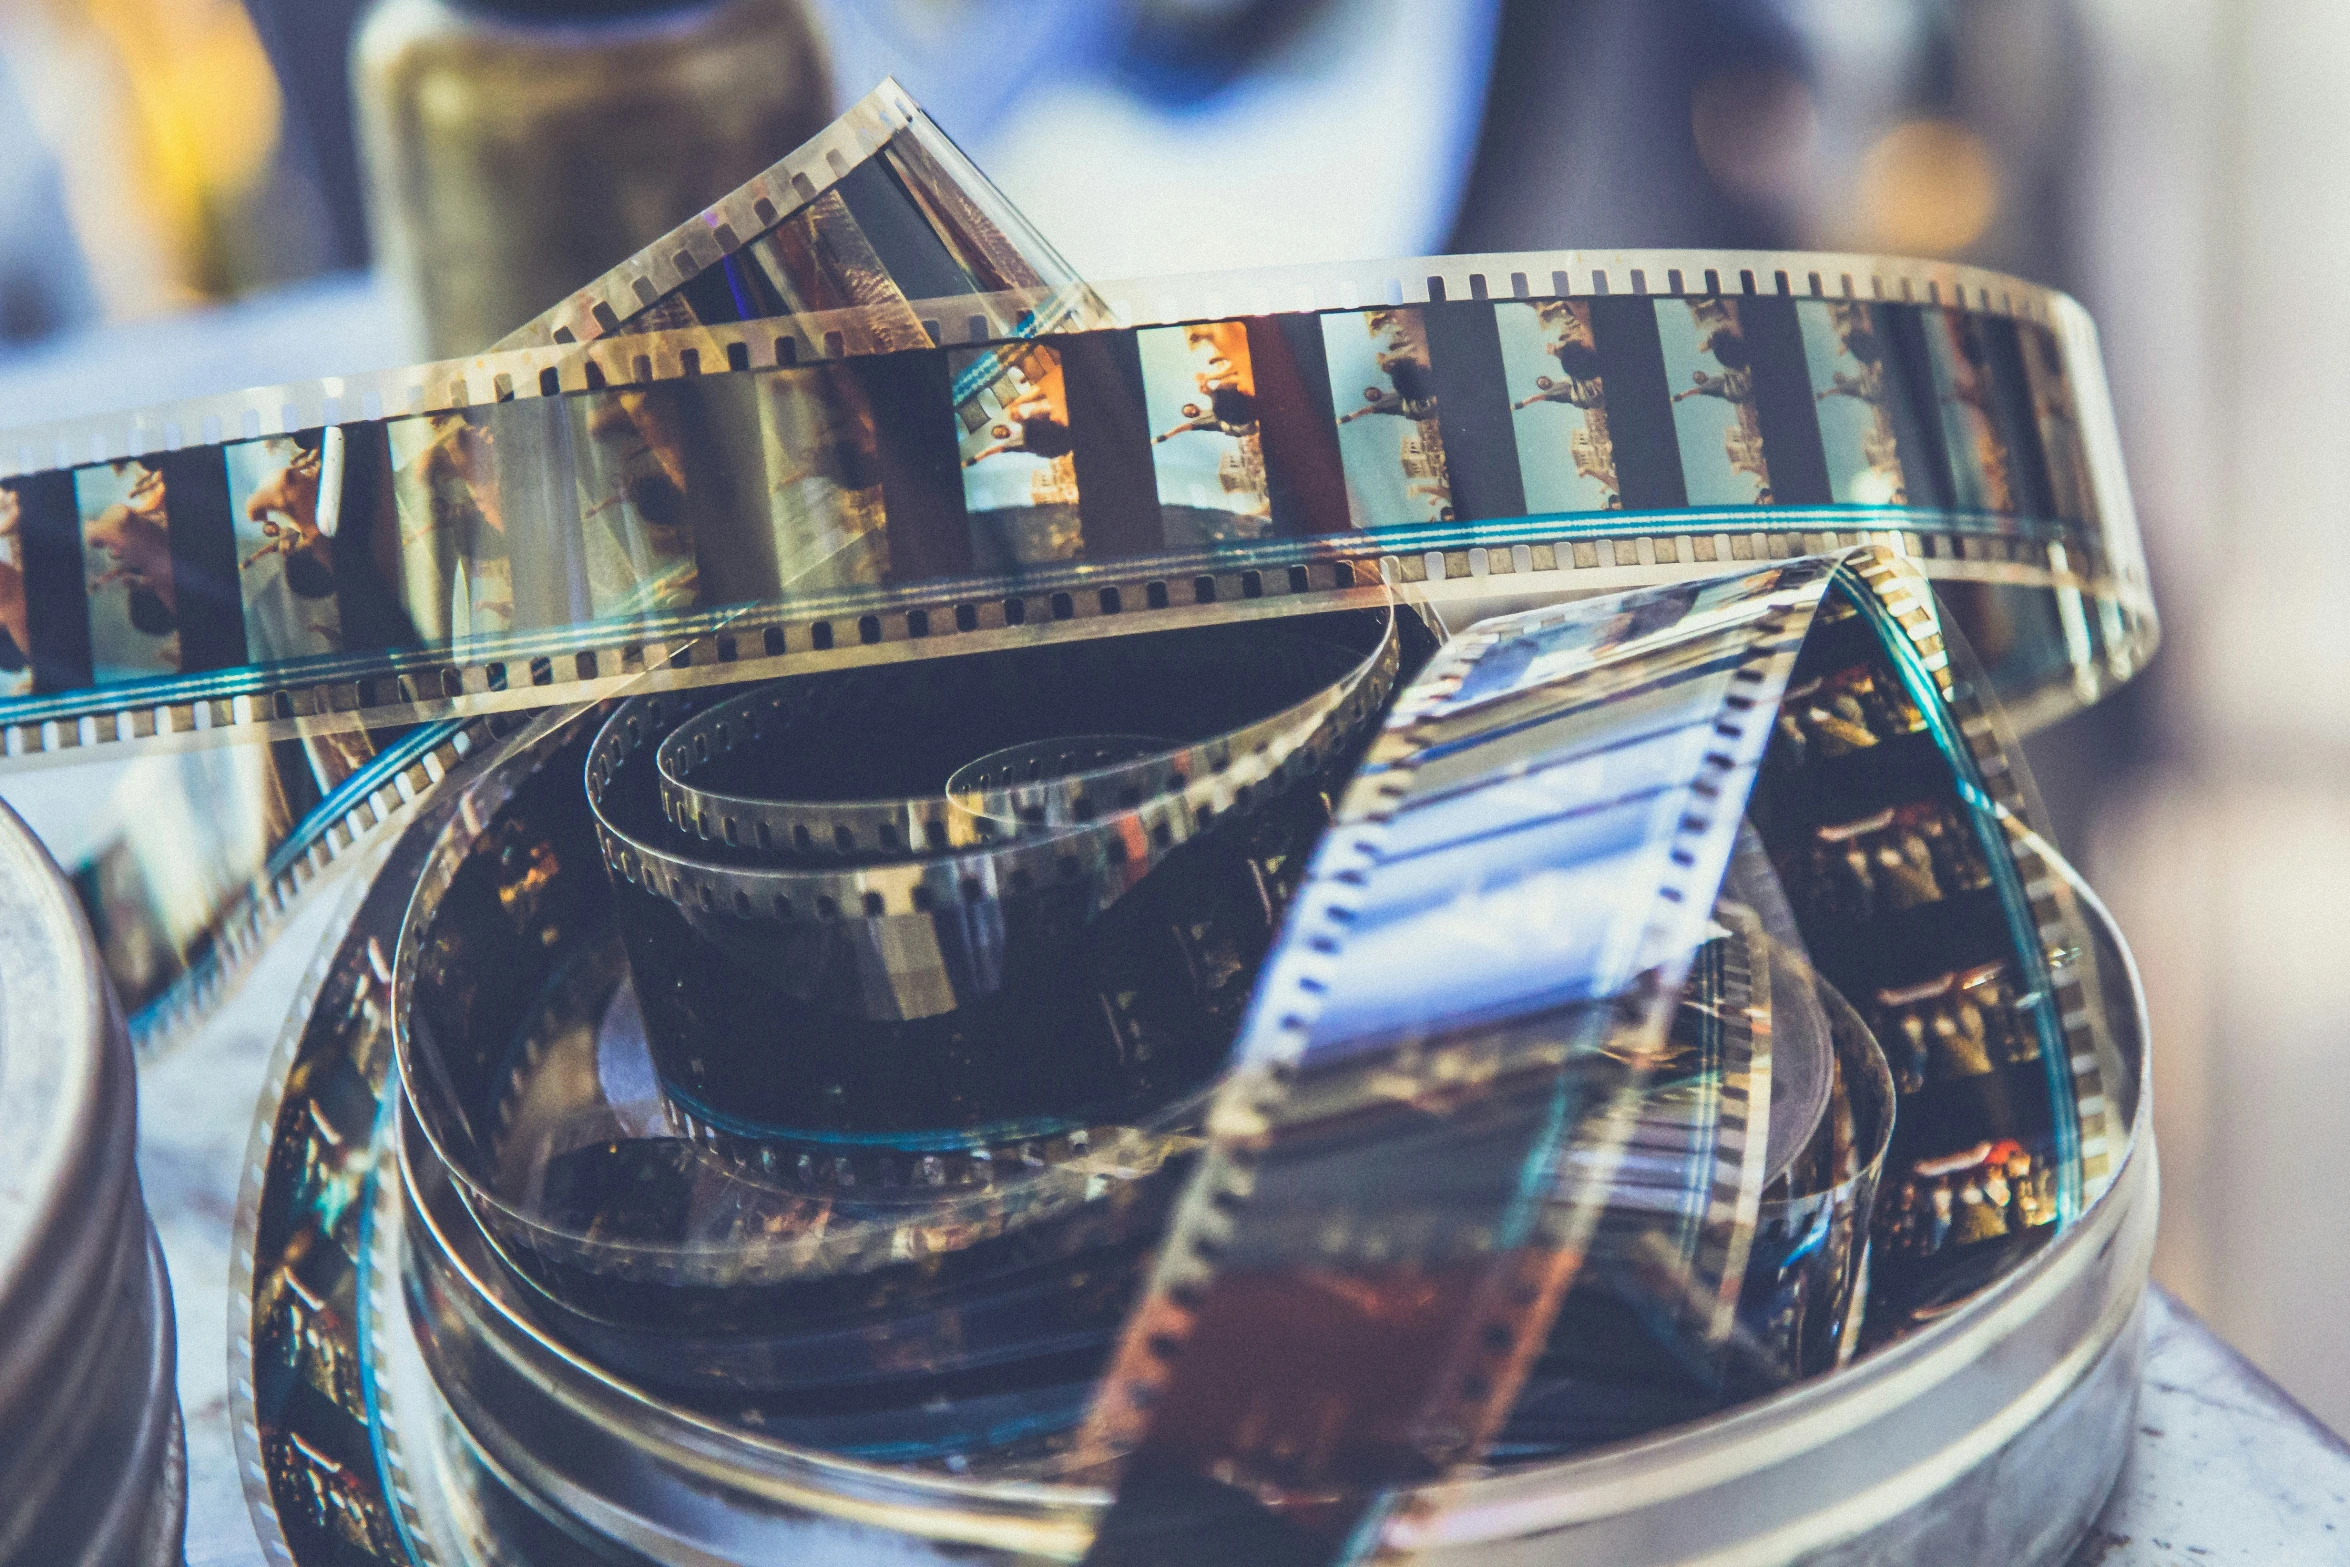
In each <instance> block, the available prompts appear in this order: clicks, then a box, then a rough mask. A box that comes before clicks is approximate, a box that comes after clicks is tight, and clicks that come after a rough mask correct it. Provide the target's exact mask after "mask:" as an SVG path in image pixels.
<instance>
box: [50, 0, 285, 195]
mask: <svg viewBox="0 0 2350 1567" xmlns="http://www.w3.org/2000/svg"><path fill="white" fill-rule="evenodd" d="M87 7H88V14H89V19H90V22H91V24H92V25H93V26H94V27H96V28H97V29H98V30H99V31H100V32H101V33H102V34H104V35H105V37H106V39H107V41H108V42H109V43H111V44H112V45H113V47H114V52H115V56H116V58H117V59H119V60H120V61H121V63H122V69H123V75H124V77H125V80H126V85H127V87H128V89H129V97H130V99H131V103H132V106H133V108H134V109H135V110H136V112H137V115H138V118H139V123H140V128H141V130H142V131H143V132H144V133H145V134H144V138H143V139H144V140H145V142H146V145H147V150H148V153H149V156H150V157H151V158H152V160H153V163H154V175H155V177H156V179H157V180H158V182H159V183H160V184H161V186H162V187H163V190H162V192H161V194H164V195H165V196H166V197H167V199H171V200H174V201H175V202H200V201H201V200H202V199H203V198H204V197H206V196H233V195H240V194H243V193H244V192H246V191H248V190H250V189H251V188H252V186H253V185H254V184H256V183H257V182H258V181H259V180H260V179H261V178H262V176H263V175H264V174H266V173H267V172H268V169H269V165H270V162H271V160H272V159H273V158H274V157H275V156H276V154H277V138H278V129H279V124H280V120H281V118H282V116H283V112H284V101H283V99H282V98H281V96H280V94H279V92H278V85H277V73H276V72H275V71H273V70H272V69H271V68H270V64H269V56H268V54H267V53H266V52H265V51H264V50H263V49H262V47H261V40H260V38H259V37H258V36H257V35H256V34H255V33H254V31H253V21H252V18H251V17H249V16H247V15H246V14H245V8H244V7H243V6H242V5H240V4H238V3H237V0H87Z"/></svg>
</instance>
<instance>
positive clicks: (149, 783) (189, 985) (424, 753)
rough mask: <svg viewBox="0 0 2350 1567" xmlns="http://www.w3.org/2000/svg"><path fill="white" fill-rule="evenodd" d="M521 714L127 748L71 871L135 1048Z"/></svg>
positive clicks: (211, 1000) (187, 1010)
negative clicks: (133, 754) (87, 846)
mask: <svg viewBox="0 0 2350 1567" xmlns="http://www.w3.org/2000/svg"><path fill="white" fill-rule="evenodd" d="M524 722H525V718H524V715H521V714H513V713H500V714H487V715H484V716H481V717H477V718H469V719H458V720H451V721H446V722H442V723H438V724H425V725H412V726H404V727H395V728H391V729H381V728H379V729H372V730H359V729H354V730H343V731H340V732H337V733H334V734H329V735H312V736H305V737H302V738H299V739H287V740H276V741H271V742H268V743H266V744H263V745H254V746H222V747H213V748H207V749H204V750H198V751H183V752H168V753H161V754H155V755H143V756H140V757H137V758H136V759H135V760H133V761H132V762H131V764H130V767H129V769H128V770H127V771H126V772H125V773H124V775H123V776H122V777H121V778H120V779H119V780H118V781H117V782H116V783H115V784H114V786H113V787H112V789H111V790H110V791H109V793H108V795H107V797H106V799H105V801H104V803H103V805H102V806H101V807H100V809H101V811H102V813H103V816H104V819H105V826H104V828H103V830H102V833H101V841H100V844H99V846H98V847H97V848H96V849H95V850H94V851H92V852H91V853H90V854H89V855H88V856H87V857H85V858H84V859H82V860H81V861H80V862H79V863H77V864H76V865H75V866H74V868H73V870H72V872H71V874H70V876H69V878H68V879H69V880H70V881H71V883H72V885H73V888H74V891H75V893H76V894H77V895H78V896H79V898H80V900H81V904H82V910H83V913H84V914H85V915H86V916H87V917H88V919H89V921H90V927H91V930H92V932H93V934H94V935H95V936H96V938H97V941H98V949H99V953H100V955H101V956H102V958H103V959H104V960H105V963H106V968H107V976H108V978H110V979H111V980H112V981H113V982H114V987H115V994H116V995H117V996H118V997H119V998H120V999H121V1001H122V1005H123V1010H124V1012H125V1013H126V1014H127V1021H128V1024H129V1027H130V1034H131V1041H132V1043H133V1044H134V1045H135V1046H136V1047H137V1048H138V1049H139V1051H140V1052H141V1053H142V1054H143V1055H144V1054H153V1053H154V1052H157V1051H160V1050H165V1049H168V1048H170V1047H171V1045H173V1044H174V1043H176V1042H177V1041H178V1040H179V1039H180V1038H181V1037H182V1036H183V1035H184V1034H185V1033H186V1032H187V1031H188V1030H190V1029H192V1028H193V1027H194V1026H196V1025H197V1024H198V1023H200V1022H201V1021H202V1020H203V1019H204V1018H205V1017H207V1016H208V1015H210V1013H211V1011H212V1009H213V1008H214V1007H215V1006H217V1005H218V1004H219V1003H220V1002H221V1000H222V999H223V998H224V997H226V996H227V995H228V994H230V993H231V992H232V991H233V990H234V988H235V985H236V983H237V981H238V980H239V979H240V978H241V977H242V976H243V974H244V971H245V969H246V968H247V966H248V965H249V964H250V963H251V961H252V960H253V959H254V958H255V957H257V956H258V955H259V953H260V952H261V950H262V949H263V948H264V947H266V946H267V944H268V943H269V941H270V940H271V939H272V937H273V936H274V935H275V934H276V932H277V931H278V929H279V928H280V927H281V926H282V925H283V924H284V923H285V921H286V919H287V918H288V917H289V916H290V915H291V914H292V912H293V910H294V909H295V908H296V907H297V906H298V904H299V903H300V902H301V900H302V899H303V898H304V897H306V896H307V895H308V893H309V892H310V890H311V888H312V887H313V886H315V885H316V884H317V883H318V882H319V881H320V880H321V879H323V878H324V877H326V876H327V875H328V873H329V872H331V871H333V870H335V869H337V868H338V867H339V866H340V865H341V864H342V863H343V862H344V860H345V859H346V858H347V857H348V856H349V855H350V854H351V853H352V852H353V851H354V850H356V849H358V848H360V847H361V846H363V845H365V844H367V843H369V842H370V841H372V840H373V839H374V838H375V837H376V836H377V835H378V834H380V833H381V832H382V831H383V830H384V829H386V828H388V827H389V826H390V825H391V824H392V823H394V822H396V821H398V820H400V819H402V818H403V817H404V816H405V815H406V814H407V813H408V811H409V810H410V809H411V808H412V807H413V806H414V805H415V804H416V803H417V802H418V801H420V800H422V799H423V798H424V797H425V795H426V794H428V793H429V792H431V791H432V790H433V789H434V788H436V787H438V785H439V784H440V782H441V780H442V779H444V778H445V777H447V776H448V774H449V773H450V772H451V771H452V770H453V769H454V768H455V767H456V766H457V765H458V764H459V763H460V762H461V761H462V760H464V759H465V758H466V757H469V756H472V755H475V754H477V753H479V752H481V751H483V750H484V749H485V748H490V749H494V748H495V747H496V746H497V744H498V743H499V742H500V741H501V740H502V739H504V738H505V737H506V736H507V735H509V734H511V733H513V732H514V731H515V730H517V729H519V728H520V727H521V726H522V724H523V723H524Z"/></svg>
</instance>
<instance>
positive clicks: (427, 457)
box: [387, 413, 514, 643]
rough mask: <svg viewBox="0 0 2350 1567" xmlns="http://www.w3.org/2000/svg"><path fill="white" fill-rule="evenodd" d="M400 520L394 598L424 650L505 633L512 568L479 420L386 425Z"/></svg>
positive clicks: (494, 462) (453, 417) (494, 468)
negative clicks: (424, 644)
mask: <svg viewBox="0 0 2350 1567" xmlns="http://www.w3.org/2000/svg"><path fill="white" fill-rule="evenodd" d="M387 431H388V433H389V435H390V437H391V456H392V488H393V494H394V497H395V498H396V501H397V504H398V507H399V516H400V585H399V598H400V604H401V607H402V608H403V609H405V610H406V611H407V613H408V618H409V620H410V621H411V623H413V624H414V626H415V627H416V631H417V635H418V636H420V637H421V638H423V640H424V641H426V642H428V643H434V642H455V641H460V640H462V639H464V638H466V637H473V636H482V635H487V634H494V633H498V632H505V631H510V630H512V629H513V627H514V567H513V563H512V559H511V557H510V555H509V553H508V550H507V544H506V519H505V508H504V505H503V497H502V496H501V495H500V493H499V485H498V453H497V444H496V437H495V435H494V434H493V433H492V432H491V430H490V429H489V427H488V423H487V421H486V419H484V418H483V417H481V416H480V415H478V414H461V413H452V414H430V415H427V416H425V417H422V418H416V419H400V420H395V421H393V423H392V424H390V425H389V426H387Z"/></svg>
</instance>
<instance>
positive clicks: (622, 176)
mask: <svg viewBox="0 0 2350 1567" xmlns="http://www.w3.org/2000/svg"><path fill="white" fill-rule="evenodd" d="M352 92H353V95H354V97H355V98H356V100H357V102H356V108H357V115H358V124H359V135H360V145H361V149H362V155H363V158H364V160H365V164H366V170H367V180H368V207H369V221H370V224H371V226H372V227H373V230H374V235H375V245H376V251H377V255H378V256H379V257H380V259H381V264H382V265H383V266H384V267H385V268H386V270H387V271H388V272H389V273H390V275H391V277H392V279H393V282H394V286H395V287H397V288H398V289H399V290H400V291H401V292H402V293H403V294H404V295H405V296H406V297H407V298H408V299H409V300H410V301H411V302H412V303H413V305H414V307H415V309H416V311H417V315H418V320H419V322H420V324H421V326H422V329H423V333H424V338H425V347H426V349H427V351H428V352H430V353H432V354H434V355H436V356H441V357H454V356H457V355H463V354H471V353H477V352H479V351H480V350H482V349H484V348H486V347H488V346H489V345H490V344H491V343H493V342H495V341H497V340H498V339H499V338H500V337H503V336H504V335H505V334H506V333H508V332H510V331H512V330H513V329H514V328H516V327H518V326H520V325H522V324H523V323H524V322H525V321H527V320H529V319H530V318H531V317H532V316H535V315H537V314H538V313H539V312H540V311H542V310H544V309H545V308H547V307H548V306H549V305H551V304H553V303H555V302H556V301H557V300H559V299H561V298H562V297H563V296H564V295H565V294H568V293H570V292H571V291H572V290H573V289H576V288H578V287H580V286H581V285H582V284H584V283H587V282H589V281H590V280H592V279H593V278H594V277H595V276H596V275H597V274H598V273H600V272H602V271H603V270H604V269H606V268H607V267H610V266H611V265H613V264H614V263H615V262H619V261H622V260H625V259H626V258H627V257H628V256H629V255H631V254H632V253H634V252H635V251H637V250H638V249H641V248H642V247H643V246H645V245H647V244H649V243H651V242H652V241H653V240H655V239H658V238H660V237H661V235H663V234H664V233H666V232H668V231H669V230H670V229H671V228H673V227H675V226H676V225H677V224H678V223H680V222H683V221H684V220H685V219H687V218H689V217H691V216H692V215H693V214H694V213H696V212H698V211H700V210H701V209H702V208H703V207H706V206H708V205H709V204H710V203H711V202H713V201H715V200H717V199H718V198H719V197H720V196H723V195H725V194H726V193H727V192H728V191H729V190H732V189H733V188H734V187H735V186H737V185H739V184H741V183H742V182H743V181H744V180H747V179H749V178H750V177H751V176H752V175H754V174H756V173H758V172H759V171H760V170H761V169H763V168H765V167H766V166H767V165H768V164H770V163H772V162H774V161H775V160H776V159H777V158H780V157H782V156H783V155H784V154H785V153H787V152H789V151H791V150H792V149H793V148H794V147H796V146H798V145H799V144H800V143H801V142H803V141H805V140H807V139H808V137H810V136H812V135H814V134H815V133H816V132H817V131H818V130H820V129H822V128H823V126H824V125H825V123H826V122H827V121H828V120H830V119H831V117H832V112H833V108H832V101H833V99H832V82H831V73H830V70H829V68H828V65H827V62H826V56H825V52H824V47H823V43H822V41H821V39H820V37H819V36H818V34H817V31H816V28H815V25H814V23H813V22H812V21H811V19H810V17H809V14H808V8H807V6H806V4H805V0H376V3H375V5H374V6H373V8H372V9H371V10H370V11H369V12H368V14H367V16H366V18H365V19H364V21H363V22H362V23H361V25H360V28H359V31H358V34H357V36H356V37H355V39H354V40H353V43H352Z"/></svg>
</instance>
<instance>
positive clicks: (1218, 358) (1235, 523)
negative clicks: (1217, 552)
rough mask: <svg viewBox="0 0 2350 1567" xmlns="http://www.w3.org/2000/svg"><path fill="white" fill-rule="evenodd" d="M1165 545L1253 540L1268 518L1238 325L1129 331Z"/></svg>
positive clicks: (1242, 330)
mask: <svg viewBox="0 0 2350 1567" xmlns="http://www.w3.org/2000/svg"><path fill="white" fill-rule="evenodd" d="M1135 345H1136V347H1137V349H1138V350H1139V351H1140V353H1141V356H1142V384H1143V400H1144V402H1145V404H1146V405H1147V408H1146V412H1147V414H1148V416H1149V419H1150V426H1151V460H1152V466H1153V467H1154V469H1155V470H1156V471H1157V474H1158V480H1159V506H1160V518H1161V523H1162V525H1163V526H1164V527H1165V528H1166V530H1167V539H1168V542H1169V544H1171V545H1173V546H1176V547H1178V548H1184V547H1196V546H1200V545H1207V544H1216V543H1222V542H1226V541H1229V540H1235V539H1255V538H1262V537H1263V536H1264V534H1265V533H1266V531H1267V530H1268V529H1269V528H1270V527H1271V526H1272V522H1273V500H1272V493H1271V491H1270V490H1269V489H1268V488H1267V486H1266V482H1265V448H1264V443H1263V441H1262V439H1261V438H1260V437H1259V434H1258V430H1257V379H1256V371H1255V369H1254V367H1253V366H1252V365H1251V363H1250V361H1249V352H1248V326H1247V323H1245V322H1241V321H1197V322H1193V323H1191V324H1189V325H1186V326H1167V327H1153V328H1151V329H1149V330H1147V331H1142V332H1138V333H1136V334H1135Z"/></svg>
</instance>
